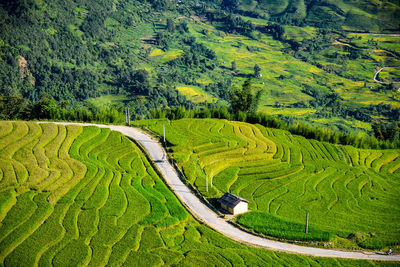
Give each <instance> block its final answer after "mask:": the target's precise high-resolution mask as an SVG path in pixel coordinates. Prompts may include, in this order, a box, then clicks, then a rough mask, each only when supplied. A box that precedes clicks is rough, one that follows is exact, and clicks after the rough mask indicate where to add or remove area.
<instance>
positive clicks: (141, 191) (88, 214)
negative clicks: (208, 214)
mask: <svg viewBox="0 0 400 267" xmlns="http://www.w3.org/2000/svg"><path fill="white" fill-rule="evenodd" d="M169 129H171V128H169ZM232 145H233V143H232ZM374 166H375V165H374ZM376 166H377V167H379V166H381V165H380V164H378V163H377V165H376ZM390 166H391V165H390ZM382 168H384V166H383V167H382ZM389 169H390V168H389ZM0 210H1V213H0V265H1V266H105V265H108V266H160V265H166V266H171V265H174V266H210V263H211V265H214V266H245V265H251V266H294V265H295V266H310V265H312V266H372V265H375V264H378V263H374V262H369V261H353V260H345V259H332V258H312V257H305V256H299V255H292V254H285V253H279V252H271V251H268V250H263V249H258V248H253V247H248V246H244V245H241V244H239V243H236V242H233V241H231V240H230V239H228V238H226V237H224V236H222V235H220V234H218V233H216V232H214V231H213V230H211V229H209V228H208V227H206V226H204V225H203V224H200V223H199V222H197V221H195V220H194V219H193V218H192V217H191V216H190V214H189V213H188V212H187V211H186V210H185V209H184V208H183V206H182V205H181V204H180V202H179V201H178V200H177V199H176V197H175V196H174V194H173V193H172V192H171V191H170V190H169V189H168V188H167V187H166V186H165V185H164V183H163V181H162V180H161V179H160V178H159V177H158V176H157V174H156V173H155V171H154V170H153V168H152V167H151V165H150V164H149V162H148V161H147V159H146V158H145V157H144V156H143V155H142V154H141V152H140V150H139V149H138V148H137V147H136V146H135V145H134V144H133V143H132V142H131V141H130V140H129V139H127V138H125V137H123V136H122V135H121V134H120V133H118V132H112V131H110V130H109V129H100V128H97V127H80V126H75V125H74V126H62V125H55V124H37V123H34V122H0ZM385 264H387V263H385Z"/></svg>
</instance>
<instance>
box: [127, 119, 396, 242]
mask: <svg viewBox="0 0 400 267" xmlns="http://www.w3.org/2000/svg"><path fill="white" fill-rule="evenodd" d="M135 124H137V125H140V126H143V127H147V128H149V129H150V130H152V131H155V132H157V133H158V134H160V135H161V134H162V132H163V125H165V128H166V139H167V142H168V149H169V151H170V152H171V154H172V155H173V157H174V159H175V160H176V162H177V163H178V166H179V167H180V168H181V169H182V171H183V172H184V173H185V175H186V177H187V179H188V180H189V182H190V183H191V184H193V185H194V186H195V187H196V188H197V189H198V190H199V191H200V192H201V193H202V194H203V195H204V196H205V197H206V198H208V199H209V200H210V201H212V200H213V199H215V198H218V197H220V196H221V195H222V194H223V193H225V192H231V193H233V194H236V195H239V196H241V197H243V198H245V199H247V200H248V201H249V208H250V209H251V210H253V211H260V212H262V213H263V214H264V215H265V216H272V219H271V220H272V221H275V224H278V226H277V229H276V232H273V230H272V229H271V228H273V227H272V226H271V224H268V221H266V219H264V221H262V220H261V221H258V222H257V223H258V227H260V228H258V229H256V228H255V227H256V226H255V224H254V223H251V221H252V220H256V218H257V217H258V213H249V214H246V216H248V218H249V219H248V221H250V223H246V225H247V226H250V228H254V229H255V230H258V231H261V232H263V231H266V232H264V233H265V234H267V235H272V236H276V237H283V238H288V239H298V238H300V239H306V240H307V239H313V238H315V239H316V240H327V239H328V240H330V239H331V237H332V235H336V237H335V238H333V239H332V240H331V242H332V243H333V246H335V247H351V248H360V247H362V248H371V249H377V248H384V247H387V246H392V245H399V243H398V240H399V237H400V229H399V227H398V222H399V220H400V210H399V207H400V205H399V204H400V202H399V198H398V194H397V192H398V190H399V185H400V184H399V178H400V151H399V150H366V149H356V148H354V147H351V146H341V145H332V144H329V143H325V142H319V141H316V140H311V139H305V138H304V137H301V136H296V135H291V134H290V133H289V132H287V131H282V130H277V129H271V128H265V127H263V126H260V125H252V124H247V123H242V122H231V121H225V120H206V119H201V120H195V119H182V120H177V121H166V120H149V121H138V122H135ZM206 175H207V176H208V179H209V181H208V183H209V184H210V185H211V176H213V179H212V180H213V182H212V183H213V186H212V187H211V186H210V187H209V188H208V191H207V188H206ZM307 212H309V213H310V214H311V218H312V219H311V222H310V224H311V225H312V226H313V227H315V235H314V234H310V235H308V236H307V235H305V236H304V235H300V236H298V235H297V236H294V237H292V236H290V234H288V233H287V231H283V230H282V228H281V227H283V226H282V224H284V223H285V222H289V224H292V225H297V224H300V225H303V226H300V229H304V220H305V216H306V214H307ZM252 216H254V217H253V218H252ZM239 222H240V219H239ZM279 225H281V226H279ZM261 228H264V229H265V230H260V229H261ZM323 236H324V237H323ZM327 236H331V237H327Z"/></svg>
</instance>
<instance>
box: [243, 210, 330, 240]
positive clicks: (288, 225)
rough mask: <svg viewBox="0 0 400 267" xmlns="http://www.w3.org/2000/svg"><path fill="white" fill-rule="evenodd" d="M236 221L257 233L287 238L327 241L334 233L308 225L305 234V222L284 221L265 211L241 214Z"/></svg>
mask: <svg viewBox="0 0 400 267" xmlns="http://www.w3.org/2000/svg"><path fill="white" fill-rule="evenodd" d="M238 223H239V224H241V225H243V226H244V227H247V228H250V229H253V230H254V231H256V232H257V233H261V234H264V235H268V236H275V237H279V238H285V239H289V240H305V241H308V240H318V241H329V240H330V239H332V237H333V235H334V233H329V232H324V231H321V230H319V229H317V228H315V227H309V228H308V233H307V234H306V233H305V229H306V225H305V224H301V223H295V222H290V221H286V220H283V219H281V218H278V217H276V216H273V215H271V214H269V213H267V212H260V211H253V212H249V213H245V214H243V215H241V216H240V217H239V218H238Z"/></svg>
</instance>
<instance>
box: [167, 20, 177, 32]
mask: <svg viewBox="0 0 400 267" xmlns="http://www.w3.org/2000/svg"><path fill="white" fill-rule="evenodd" d="M166 29H167V31H169V32H174V31H175V24H174V22H173V21H172V19H170V18H168V19H167V26H166Z"/></svg>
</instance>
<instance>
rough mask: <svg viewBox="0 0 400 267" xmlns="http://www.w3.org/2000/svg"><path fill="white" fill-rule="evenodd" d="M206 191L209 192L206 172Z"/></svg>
mask: <svg viewBox="0 0 400 267" xmlns="http://www.w3.org/2000/svg"><path fill="white" fill-rule="evenodd" d="M206 192H207V193H208V174H206Z"/></svg>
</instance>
